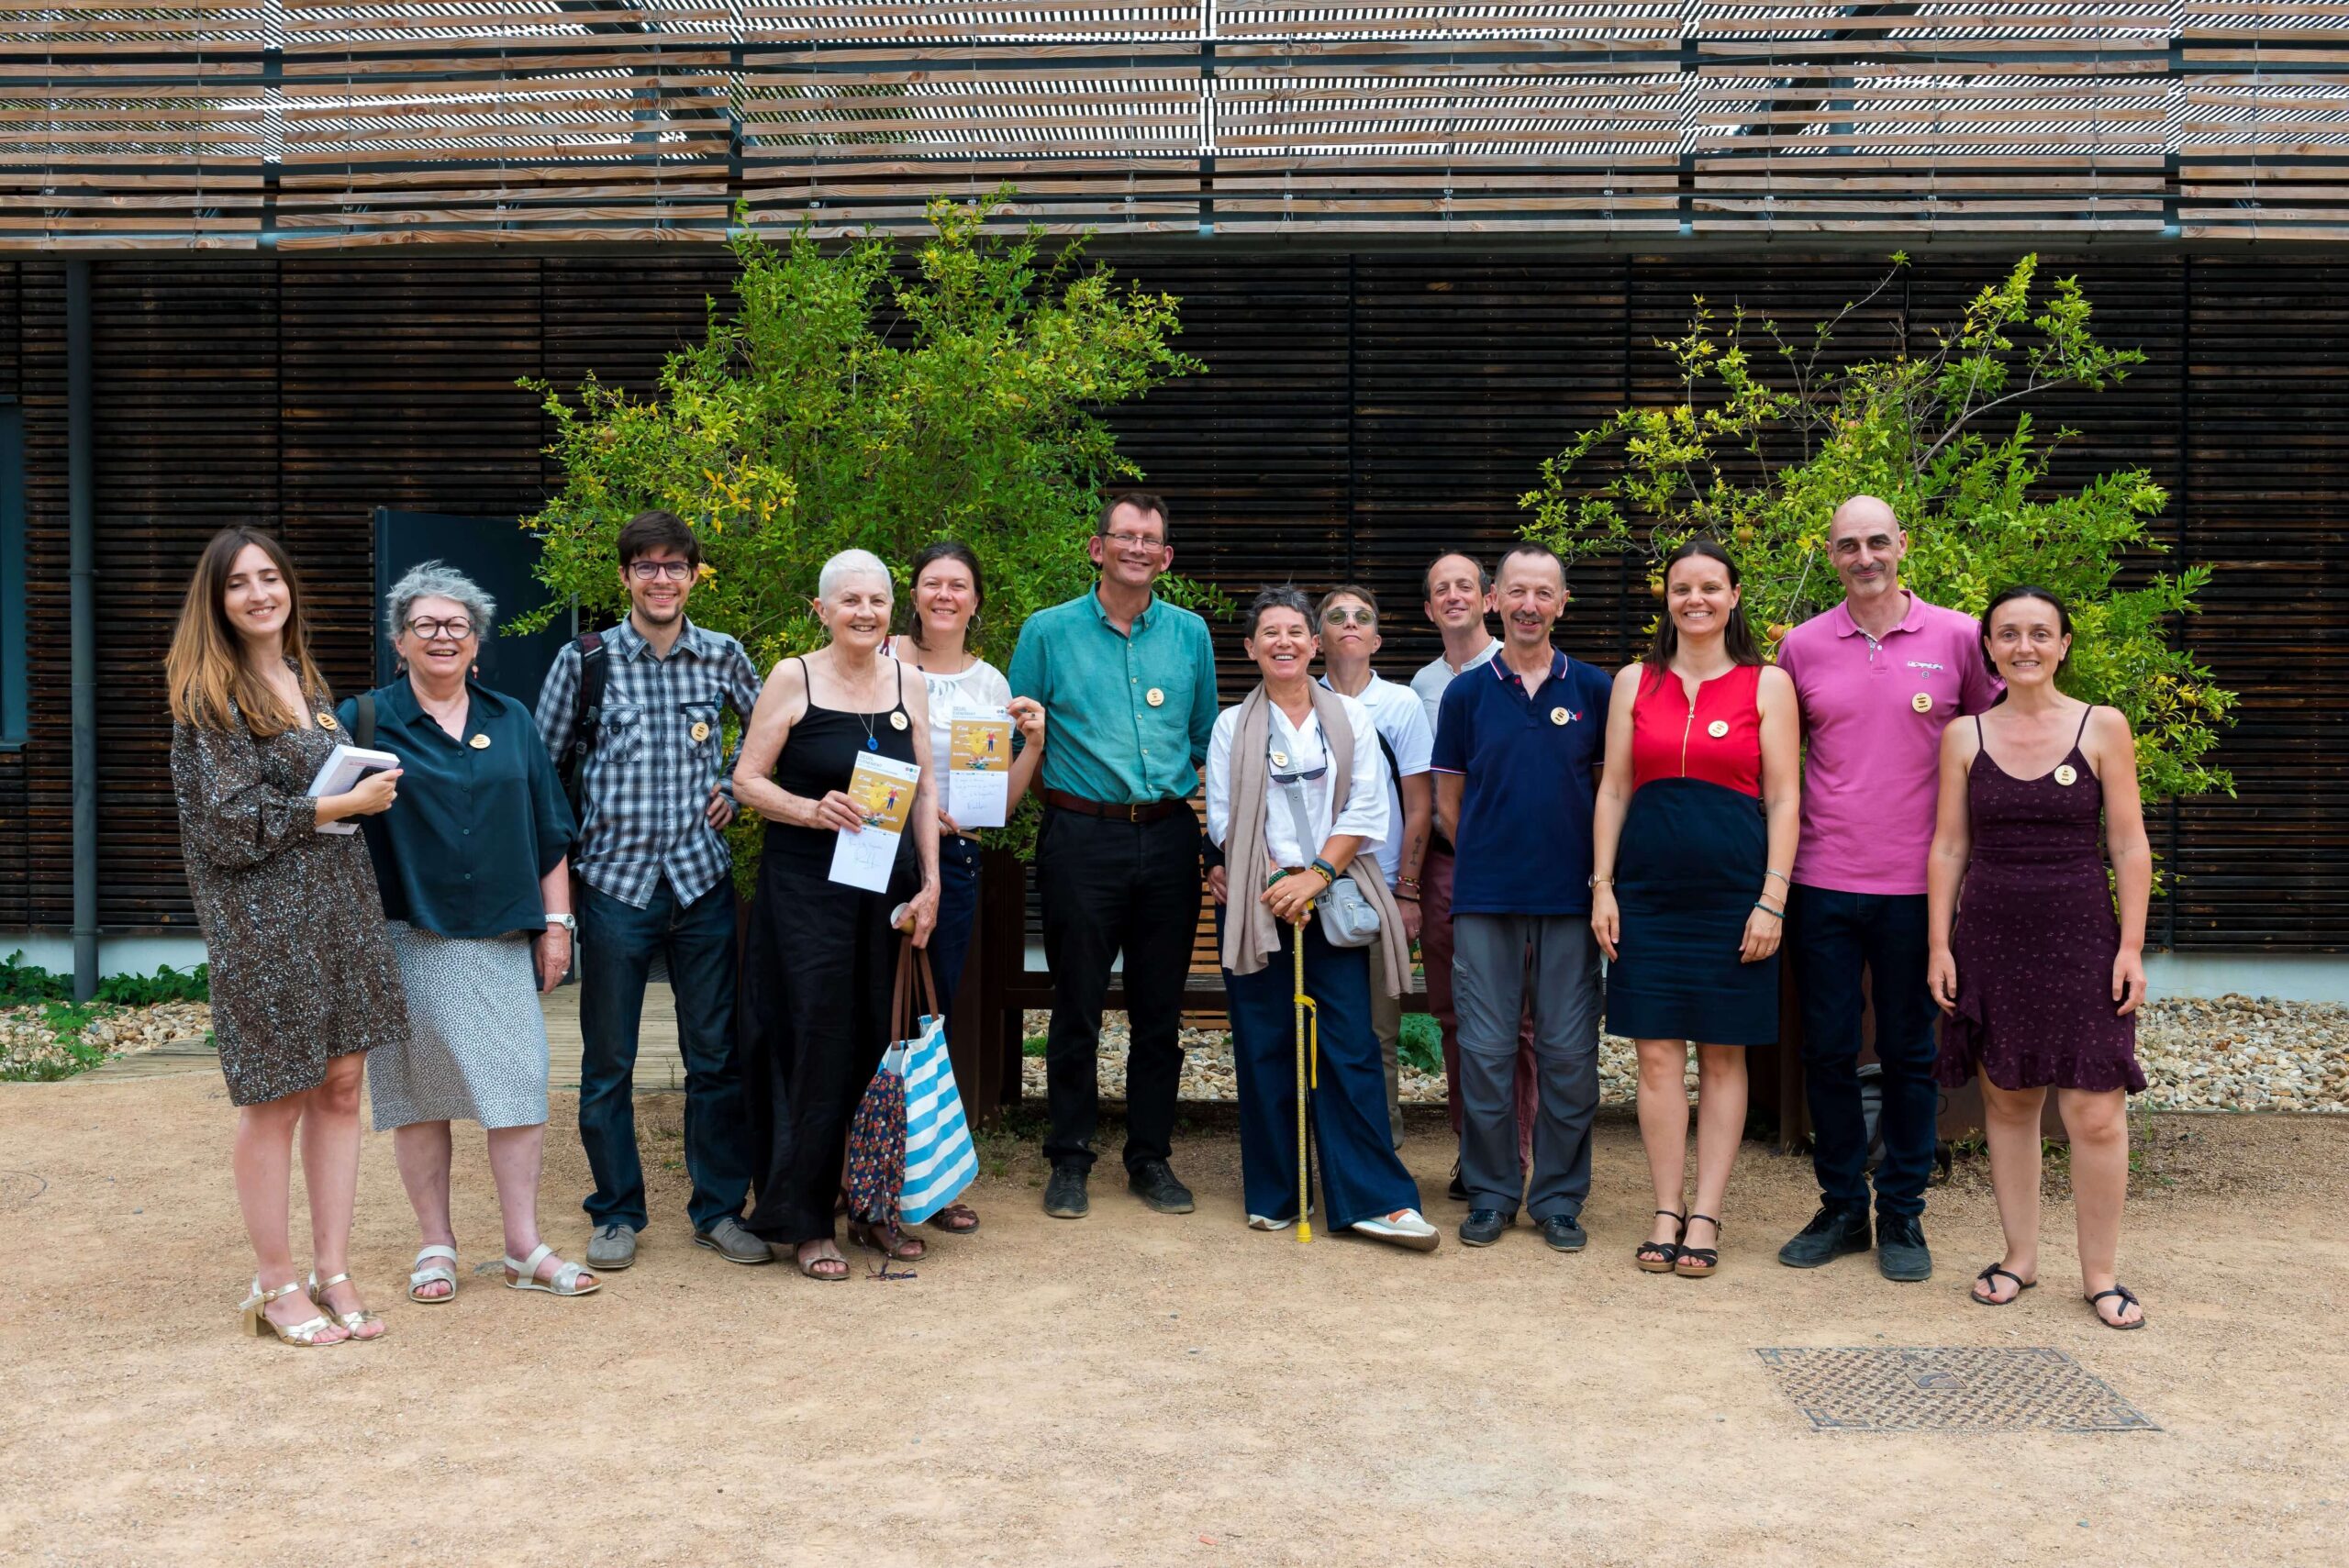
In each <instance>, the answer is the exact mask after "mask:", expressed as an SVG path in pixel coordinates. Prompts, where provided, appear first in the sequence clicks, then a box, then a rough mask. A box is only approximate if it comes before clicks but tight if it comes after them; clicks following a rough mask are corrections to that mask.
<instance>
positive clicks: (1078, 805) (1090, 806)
mask: <svg viewBox="0 0 2349 1568" xmlns="http://www.w3.org/2000/svg"><path fill="white" fill-rule="evenodd" d="M1044 804H1045V805H1046V806H1051V807H1052V809H1053V810H1055V811H1074V812H1075V813H1076V814H1077V815H1078V816H1079V817H1101V818H1104V819H1105V820H1107V821H1110V822H1163V821H1164V820H1165V819H1166V818H1167V817H1172V816H1174V815H1175V813H1176V812H1182V813H1184V814H1185V815H1188V814H1189V813H1190V809H1191V803H1190V802H1189V801H1187V800H1152V801H1145V802H1143V803H1141V804H1140V805H1129V804H1125V803H1123V802H1120V803H1119V804H1116V805H1112V804H1110V803H1109V802H1108V801H1102V800H1087V799H1085V797H1084V796H1083V795H1069V794H1067V793H1065V792H1064V791H1062V790H1057V789H1048V790H1046V791H1045V792H1044Z"/></svg>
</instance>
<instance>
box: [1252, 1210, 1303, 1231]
mask: <svg viewBox="0 0 2349 1568" xmlns="http://www.w3.org/2000/svg"><path fill="white" fill-rule="evenodd" d="M1296 1223H1297V1218H1296V1217H1295V1216H1293V1215H1292V1216H1291V1217H1290V1218H1286V1219H1270V1218H1266V1217H1264V1215H1261V1214H1252V1215H1250V1216H1249V1217H1248V1229H1251V1230H1286V1229H1288V1228H1289V1227H1290V1226H1292V1225H1295V1224H1296Z"/></svg>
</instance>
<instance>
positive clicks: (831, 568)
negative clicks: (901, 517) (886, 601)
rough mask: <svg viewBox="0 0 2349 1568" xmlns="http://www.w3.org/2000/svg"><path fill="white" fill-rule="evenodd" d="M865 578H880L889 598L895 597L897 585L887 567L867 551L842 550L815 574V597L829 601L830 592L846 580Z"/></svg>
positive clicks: (877, 557)
mask: <svg viewBox="0 0 2349 1568" xmlns="http://www.w3.org/2000/svg"><path fill="white" fill-rule="evenodd" d="M865 576H873V577H878V578H880V579H881V582H882V584H883V585H885V587H887V588H888V590H889V594H890V596H891V597H892V598H895V597H896V592H897V585H896V583H895V582H893V581H891V579H890V576H889V568H888V566H887V565H886V564H885V563H884V562H883V561H882V559H881V558H880V557H879V556H877V555H875V554H874V553H873V552H872V551H871V550H841V552H840V553H839V554H838V555H835V556H833V557H832V558H831V559H830V560H829V561H827V562H824V569H823V571H821V572H819V573H817V574H816V596H817V597H818V598H819V599H829V598H830V597H831V596H832V590H833V589H835V588H837V587H839V586H840V585H841V583H843V582H844V581H846V580H847V579H849V578H851V577H865Z"/></svg>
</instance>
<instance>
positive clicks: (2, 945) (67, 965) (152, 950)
mask: <svg viewBox="0 0 2349 1568" xmlns="http://www.w3.org/2000/svg"><path fill="white" fill-rule="evenodd" d="M18 949H22V950H23V951H24V955H25V956H24V957H23V958H22V959H20V960H19V961H18V962H23V963H29V964H32V965H33V966H34V967H36V968H39V969H46V970H48V971H49V972H50V973H52V974H71V973H73V939H72V937H71V936H61V935H59V934H57V933H56V932H54V931H0V958H6V957H7V956H8V955H9V954H10V953H12V952H15V951H17V950H18ZM202 962H204V939H203V938H201V937H198V936H195V935H193V934H191V935H188V936H184V937H110V936H106V935H103V934H102V935H100V936H99V938H98V973H100V974H152V973H155V971H156V970H157V969H158V968H159V967H161V965H163V964H167V963H168V964H170V965H171V966H172V967H173V969H194V968H195V966H196V965H197V964H199V963H202Z"/></svg>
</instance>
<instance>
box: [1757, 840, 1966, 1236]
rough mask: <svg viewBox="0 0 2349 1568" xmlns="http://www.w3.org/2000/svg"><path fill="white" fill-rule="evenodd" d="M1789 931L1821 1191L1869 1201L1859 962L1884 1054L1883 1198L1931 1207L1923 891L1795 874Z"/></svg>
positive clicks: (1828, 1199)
mask: <svg viewBox="0 0 2349 1568" xmlns="http://www.w3.org/2000/svg"><path fill="white" fill-rule="evenodd" d="M1787 943H1788V945H1789V947H1791V949H1792V950H1793V957H1794V966H1795V983H1796V984H1797V986H1798V988H1799V989H1800V991H1801V993H1802V1073H1803V1095H1804V1098H1805V1100H1806V1101H1807V1102H1808V1104H1809V1108H1810V1136H1811V1144H1812V1151H1811V1164H1812V1168H1813V1169H1814V1170H1815V1171H1816V1172H1817V1173H1818V1175H1819V1192H1820V1201H1821V1202H1823V1203H1827V1204H1831V1205H1833V1206H1834V1207H1838V1208H1865V1207H1868V1177H1867V1161H1868V1135H1867V1122H1866V1118H1865V1115H1864V1114H1863V1113H1862V1111H1861V1109H1860V1079H1859V1062H1860V969H1861V966H1862V965H1863V964H1865V966H1866V967H1867V970H1868V972H1869V977H1870V985H1869V989H1870V991H1871V992H1872V993H1873V995H1874V998H1875V1001H1876V1060H1877V1061H1879V1062H1882V1063H1884V1081H1883V1086H1884V1109H1883V1112H1882V1113H1881V1122H1880V1130H1881V1131H1882V1133H1883V1135H1884V1162H1883V1163H1882V1164H1881V1165H1879V1166H1877V1167H1876V1208H1877V1210H1878V1211H1879V1212H1880V1213H1883V1214H1886V1215H1889V1216H1905V1217H1914V1216H1917V1215H1920V1214H1922V1213H1924V1212H1925V1181H1926V1178H1928V1177H1929V1176H1931V1175H1932V1169H1933V1142H1934V1130H1933V1127H1934V1122H1935V1120H1936V1119H1937V1118H1938V1117H1939V1115H1940V1112H1941V1090H1940V1088H1939V1087H1938V1086H1937V1085H1936V1084H1934V1083H1933V1056H1934V1050H1935V1046H1934V1040H1933V1017H1934V1012H1935V1009H1934V1006H1933V998H1932V992H1931V991H1929V990H1928V989H1927V988H1926V985H1925V958H1926V950H1927V943H1926V940H1925V895H1923V894H1921V893H1918V894H1877V893H1838V892H1833V891H1831V890H1829V889H1826V888H1821V887H1805V886H1801V885H1799V884H1798V885H1797V886H1796V887H1795V888H1794V890H1793V895H1792V896H1791V897H1789V898H1788V899H1787Z"/></svg>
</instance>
